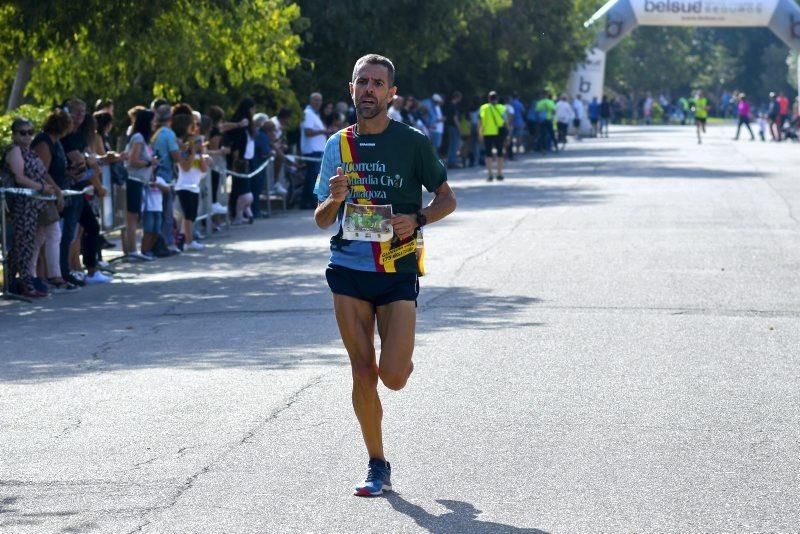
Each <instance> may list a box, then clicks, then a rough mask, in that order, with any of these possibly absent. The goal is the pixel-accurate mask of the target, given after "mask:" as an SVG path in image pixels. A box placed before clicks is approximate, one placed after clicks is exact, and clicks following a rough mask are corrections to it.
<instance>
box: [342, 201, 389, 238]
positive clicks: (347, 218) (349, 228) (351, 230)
mask: <svg viewBox="0 0 800 534" xmlns="http://www.w3.org/2000/svg"><path fill="white" fill-rule="evenodd" d="M391 219H392V206H391V204H385V205H379V206H372V205H369V204H351V203H349V202H348V203H347V204H345V208H344V218H343V219H342V237H343V238H344V239H348V240H350V241H380V242H384V241H389V240H391V239H392V237H394V228H392V225H391V222H390V221H391Z"/></svg>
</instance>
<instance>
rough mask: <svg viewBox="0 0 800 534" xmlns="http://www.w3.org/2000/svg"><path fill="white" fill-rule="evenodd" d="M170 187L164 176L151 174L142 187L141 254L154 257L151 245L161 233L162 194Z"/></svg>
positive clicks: (152, 245)
mask: <svg viewBox="0 0 800 534" xmlns="http://www.w3.org/2000/svg"><path fill="white" fill-rule="evenodd" d="M169 192H170V187H169V185H167V182H165V181H164V178H162V177H161V176H157V175H156V174H153V176H152V178H151V181H150V183H149V184H147V185H145V187H144V194H143V202H142V254H143V255H145V256H147V257H148V258H150V259H155V253H154V251H153V247H154V246H155V244H156V241H158V238H159V237H160V234H161V217H162V211H163V209H164V195H165V193H169Z"/></svg>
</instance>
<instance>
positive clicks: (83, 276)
mask: <svg viewBox="0 0 800 534" xmlns="http://www.w3.org/2000/svg"><path fill="white" fill-rule="evenodd" d="M69 274H70V275H71V276H72V277H73V278H74V279H75V280H78V281H81V282H83V281H84V280H85V279H86V273H85V272H83V271H70V272H69Z"/></svg>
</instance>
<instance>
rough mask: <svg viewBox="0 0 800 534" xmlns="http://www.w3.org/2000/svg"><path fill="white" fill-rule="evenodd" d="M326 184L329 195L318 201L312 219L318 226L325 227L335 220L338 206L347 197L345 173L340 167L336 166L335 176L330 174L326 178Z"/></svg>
mask: <svg viewBox="0 0 800 534" xmlns="http://www.w3.org/2000/svg"><path fill="white" fill-rule="evenodd" d="M328 184H329V185H330V190H331V192H330V195H328V198H326V199H325V200H324V201H322V202H320V204H319V206H317V209H316V211H315V212H314V221H315V222H316V223H317V226H319V227H320V228H327V227H329V226H330V225H332V224H333V223H334V222H336V215H337V214H338V213H339V207H340V206H341V205H342V202H344V201H345V199H346V198H347V188H348V183H347V175H345V173H344V171H343V170H342V168H341V167H337V168H336V176H332V177H331V178H330V179H329V180H328Z"/></svg>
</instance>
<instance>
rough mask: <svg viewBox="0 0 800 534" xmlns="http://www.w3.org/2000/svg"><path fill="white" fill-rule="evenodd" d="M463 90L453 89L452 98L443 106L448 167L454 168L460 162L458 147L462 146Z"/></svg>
mask: <svg viewBox="0 0 800 534" xmlns="http://www.w3.org/2000/svg"><path fill="white" fill-rule="evenodd" d="M461 98H462V95H461V92H460V91H453V94H452V95H451V96H450V100H449V101H448V102H447V103H446V104H445V105H444V107H443V108H442V114H443V115H444V124H445V135H446V137H447V168H449V169H453V168H456V167H458V166H459V164H458V149H459V148H460V147H461V130H460V129H459V122H460V120H461V115H460V113H459V109H458V107H459V105H460V104H461Z"/></svg>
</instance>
